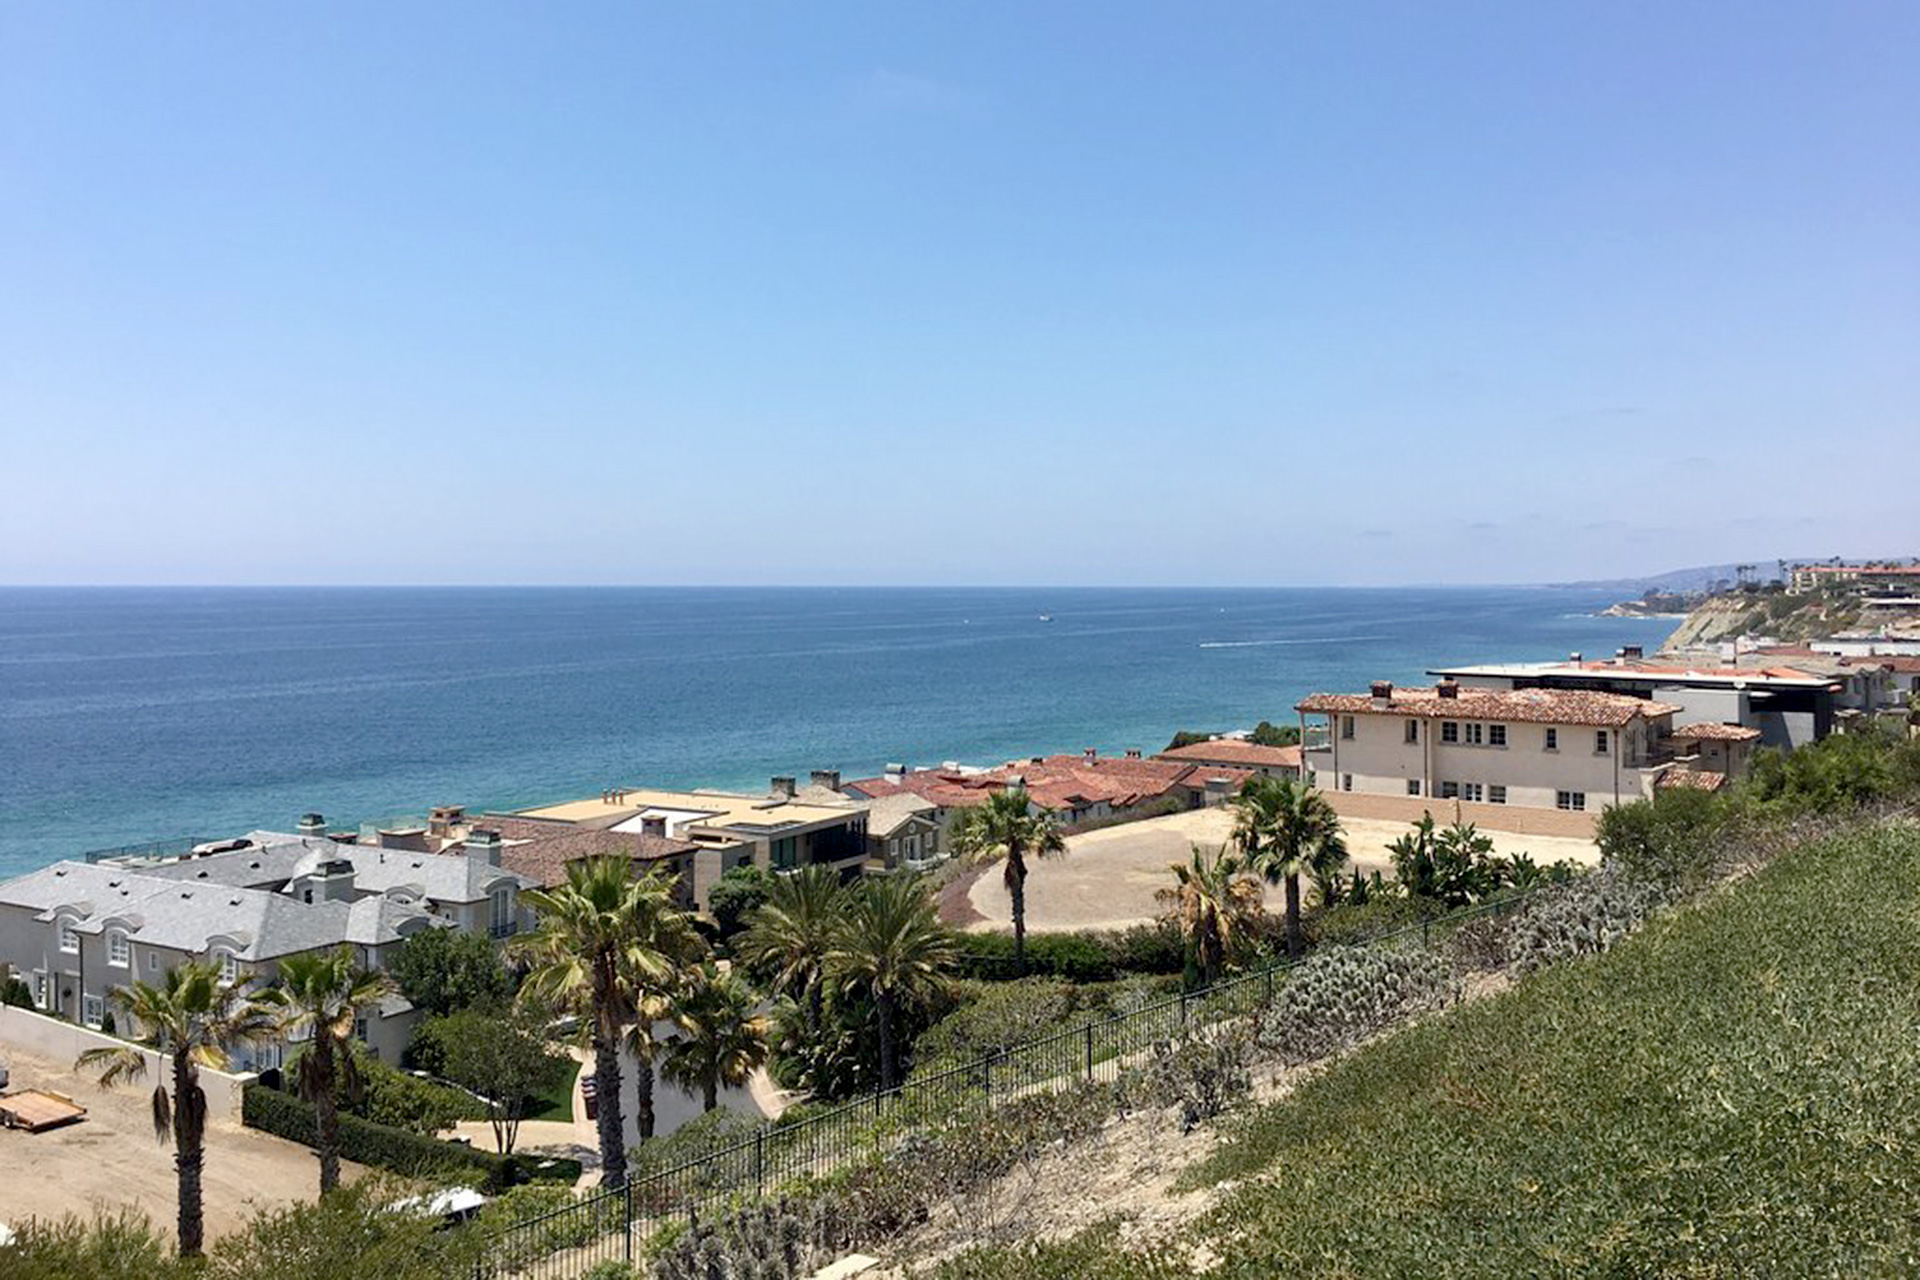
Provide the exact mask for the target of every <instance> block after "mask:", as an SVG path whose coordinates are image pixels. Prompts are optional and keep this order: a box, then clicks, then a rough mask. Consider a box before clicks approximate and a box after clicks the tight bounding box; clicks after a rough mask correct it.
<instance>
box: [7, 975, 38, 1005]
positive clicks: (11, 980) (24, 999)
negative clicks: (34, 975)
mask: <svg viewBox="0 0 1920 1280" xmlns="http://www.w3.org/2000/svg"><path fill="white" fill-rule="evenodd" d="M0 1004H10V1005H12V1006H13V1007H14V1008H16V1009H31V1008H33V990H32V988H30V987H28V986H27V984H26V983H25V982H24V981H23V980H21V979H19V978H15V977H12V976H11V975H9V976H8V977H6V978H4V979H0Z"/></svg>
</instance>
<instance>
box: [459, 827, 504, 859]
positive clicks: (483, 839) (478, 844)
mask: <svg viewBox="0 0 1920 1280" xmlns="http://www.w3.org/2000/svg"><path fill="white" fill-rule="evenodd" d="M464 847H465V849H466V853H467V856H468V857H469V858H484V859H485V860H486V863H487V865H488V866H490V867H497V866H499V865H500V833H499V832H498V831H487V830H484V829H482V828H479V827H475V828H474V829H473V830H472V831H469V832H467V842H466V845H465V846H464Z"/></svg>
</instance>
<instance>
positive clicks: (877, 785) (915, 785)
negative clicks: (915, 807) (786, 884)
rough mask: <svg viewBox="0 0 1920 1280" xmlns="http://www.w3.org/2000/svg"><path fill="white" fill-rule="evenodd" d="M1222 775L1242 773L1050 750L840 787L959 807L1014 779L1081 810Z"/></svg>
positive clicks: (1040, 798)
mask: <svg viewBox="0 0 1920 1280" xmlns="http://www.w3.org/2000/svg"><path fill="white" fill-rule="evenodd" d="M1228 776H1230V777H1232V778H1233V779H1234V781H1235V784H1236V785H1237V784H1238V782H1239V781H1241V780H1244V778H1245V777H1246V774H1245V773H1244V772H1243V771H1240V770H1234V769H1227V768H1211V769H1209V768H1205V767H1203V766H1196V765H1192V764H1188V763H1186V762H1184V761H1179V760H1146V759H1134V758H1128V757H1125V756H1119V757H1116V756H1093V757H1089V756H1086V755H1051V756H1036V757H1032V758H1029V759H1026V760H1013V761H1009V762H1008V763H1006V764H1004V765H1001V766H999V767H998V768H994V769H987V770H983V771H981V772H978V773H960V772H955V771H951V770H944V769H914V770H910V771H908V772H906V773H900V774H888V775H885V776H883V777H879V778H861V779H858V780H856V781H854V782H849V783H847V784H846V786H845V789H846V790H848V791H852V792H854V793H856V794H858V795H863V796H867V797H868V798H870V799H875V800H878V799H882V798H884V797H887V796H897V795H903V794H911V795H917V796H920V797H922V798H923V799H926V800H928V801H930V802H932V803H933V804H935V805H938V806H940V807H941V808H943V809H964V808H968V807H970V806H972V805H976V804H979V803H981V802H982V801H983V800H985V798H986V797H987V796H990V795H992V794H993V793H994V792H996V791H1004V790H1006V789H1007V788H1008V787H1009V786H1011V785H1013V783H1014V782H1015V780H1016V779H1017V780H1019V781H1020V782H1021V783H1023V784H1024V785H1025V787H1026V789H1027V794H1028V795H1030V796H1032V797H1033V799H1034V801H1035V803H1037V804H1040V805H1043V806H1045V807H1047V808H1049V809H1082V808H1087V807H1089V806H1092V805H1095V804H1102V803H1104V804H1106V805H1108V806H1110V807H1117V808H1130V807H1132V806H1134V805H1137V804H1141V803H1143V802H1146V801H1149V800H1153V799H1156V798H1158V797H1160V796H1165V795H1169V794H1172V793H1174V792H1175V791H1185V790H1187V789H1191V790H1204V789H1205V788H1206V779H1207V778H1208V777H1228Z"/></svg>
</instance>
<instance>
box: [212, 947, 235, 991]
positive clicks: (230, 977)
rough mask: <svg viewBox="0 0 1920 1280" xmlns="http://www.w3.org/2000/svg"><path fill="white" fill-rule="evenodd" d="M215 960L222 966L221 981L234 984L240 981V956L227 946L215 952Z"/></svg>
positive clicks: (229, 984) (230, 984)
mask: <svg viewBox="0 0 1920 1280" xmlns="http://www.w3.org/2000/svg"><path fill="white" fill-rule="evenodd" d="M213 962H214V963H215V964H217V965H219V966H220V981H222V982H224V983H226V984H227V985H228V986H232V985H233V984H234V983H236V982H238V981H240V957H239V956H236V955H235V954H233V952H231V951H229V950H227V949H226V948H225V947H221V948H219V949H217V950H216V951H215V952H214V953H213Z"/></svg>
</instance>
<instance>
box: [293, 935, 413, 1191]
mask: <svg viewBox="0 0 1920 1280" xmlns="http://www.w3.org/2000/svg"><path fill="white" fill-rule="evenodd" d="M398 989H399V988H398V987H397V986H396V985H395V983H394V981H393V979H392V978H389V977H388V976H387V975H386V974H384V973H369V972H367V971H366V970H364V969H358V968H355V967H354V963H353V953H352V952H351V951H349V950H348V949H347V948H345V947H341V948H340V949H339V950H337V951H329V952H314V953H310V954H308V955H303V956H291V957H289V958H288V959H285V960H282V961H281V962H280V981H279V983H278V984H277V985H275V986H272V987H269V988H268V989H267V990H266V991H264V992H263V993H261V996H260V1000H261V1003H262V1004H263V1005H265V1006H266V1007H267V1008H268V1009H270V1010H272V1011H273V1014H274V1016H275V1020H276V1022H277V1023H278V1029H279V1031H280V1034H281V1035H283V1036H286V1037H287V1038H288V1039H290V1040H301V1039H307V1038H308V1037H311V1039H310V1041H309V1043H308V1044H307V1047H306V1050H305V1051H304V1052H303V1053H301V1055H300V1062H299V1066H298V1067H297V1068H296V1071H295V1076H296V1078H297V1079H298V1081H299V1085H300V1096H301V1097H302V1098H305V1099H306V1100H307V1101H308V1102H310V1103H312V1104H313V1132H314V1138H315V1145H316V1146H317V1147H318V1148H319V1151H320V1194H321V1195H325V1194H327V1192H329V1191H331V1190H333V1189H334V1188H335V1187H337V1186H339V1185H340V1098H341V1095H343V1094H344V1095H345V1096H347V1097H354V1096H356V1095H358V1094H359V1092H360V1087H361V1086H360V1068H359V1064H358V1063H357V1062H356V1061H355V1059H354V1056H353V1054H352V1052H351V1051H350V1048H349V1046H350V1044H351V1042H352V1040H353V1024H354V1020H355V1019H356V1018H358V1017H359V1016H360V1013H361V1012H362V1011H363V1010H365V1009H369V1008H371V1007H372V1006H373V1005H374V1004H375V1003H377V1002H378V1001H379V1000H380V999H381V998H382V997H384V996H388V995H391V994H393V993H394V992H395V991H396V990H398Z"/></svg>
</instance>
